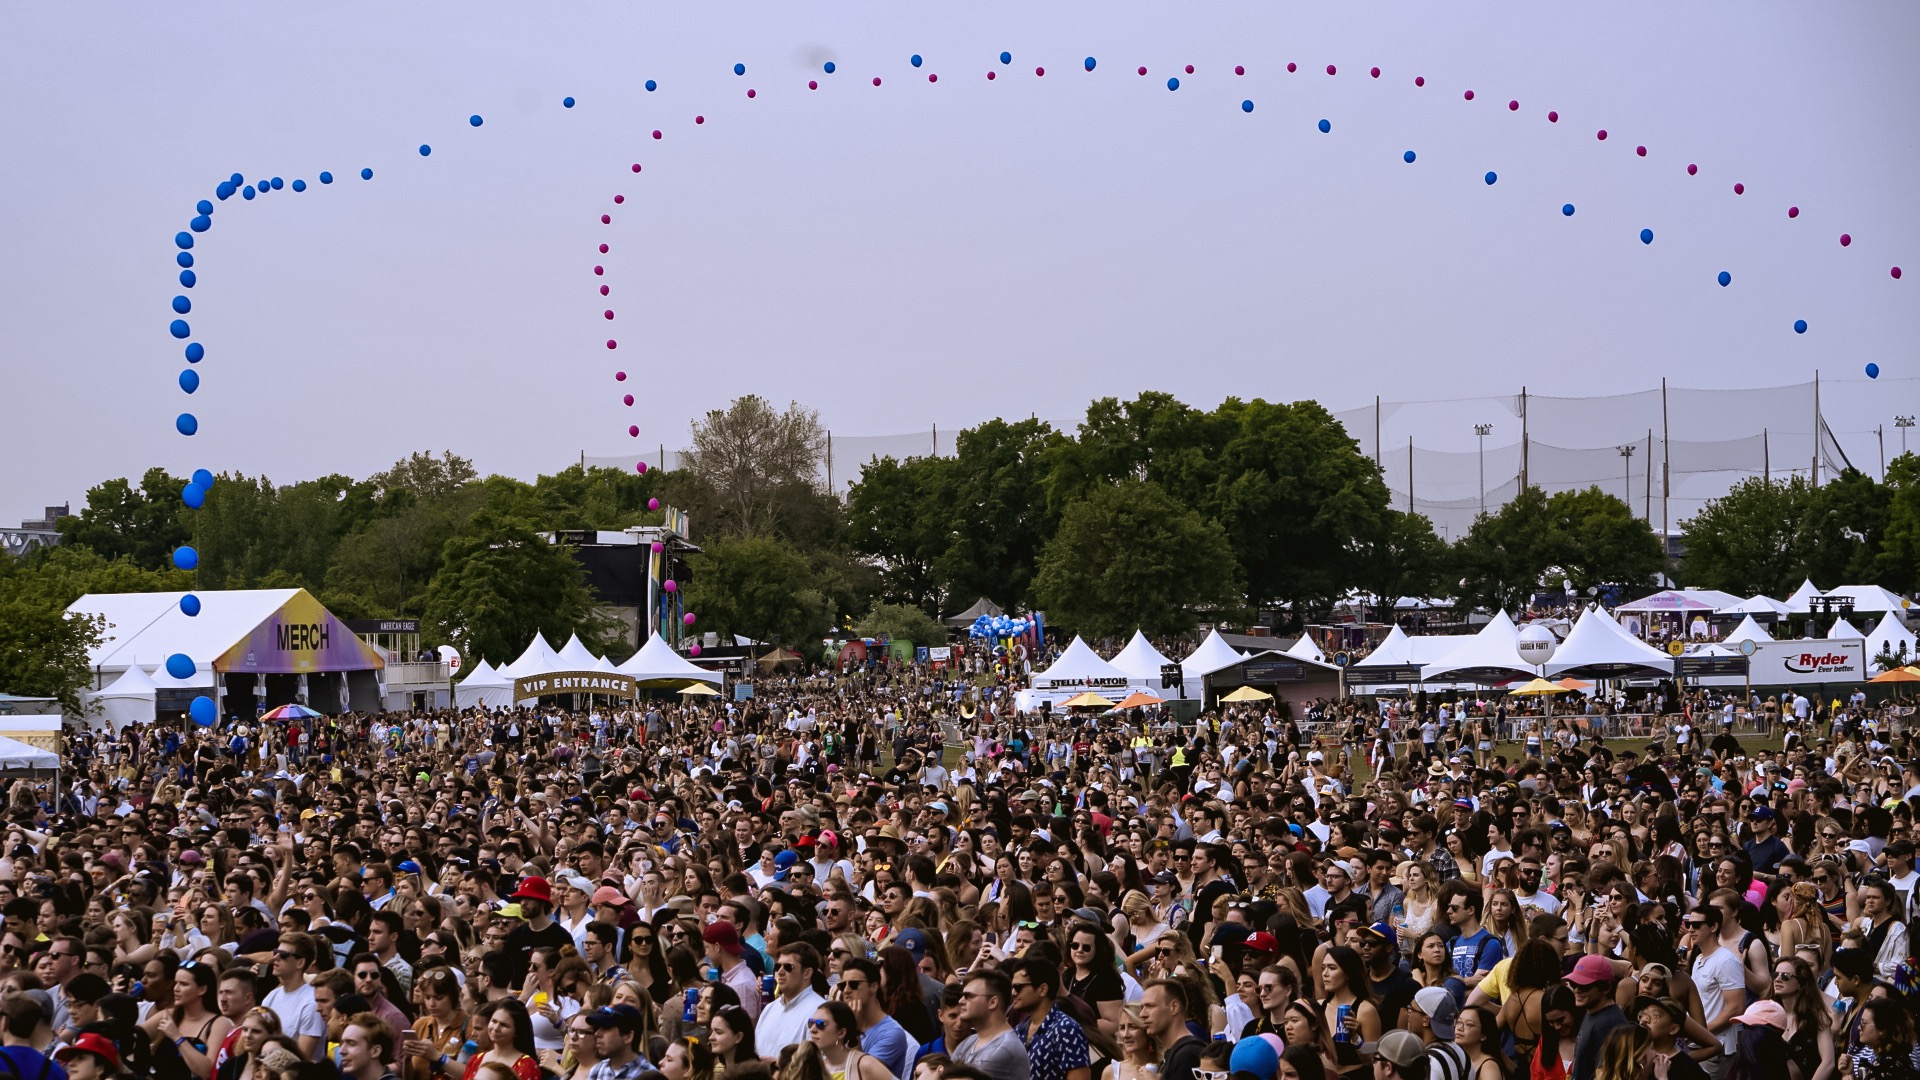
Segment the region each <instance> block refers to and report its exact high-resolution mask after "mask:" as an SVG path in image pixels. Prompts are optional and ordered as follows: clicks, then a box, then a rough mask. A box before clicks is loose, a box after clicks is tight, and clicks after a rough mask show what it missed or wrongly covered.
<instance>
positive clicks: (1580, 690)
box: [1555, 679, 1593, 694]
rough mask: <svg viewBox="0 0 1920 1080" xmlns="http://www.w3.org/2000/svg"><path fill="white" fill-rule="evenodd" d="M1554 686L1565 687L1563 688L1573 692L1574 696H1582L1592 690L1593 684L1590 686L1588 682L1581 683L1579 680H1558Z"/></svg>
mask: <svg viewBox="0 0 1920 1080" xmlns="http://www.w3.org/2000/svg"><path fill="white" fill-rule="evenodd" d="M1555 685H1557V686H1563V687H1565V688H1567V689H1568V690H1571V691H1573V692H1574V693H1576V694H1584V693H1586V692H1587V691H1589V690H1591V689H1593V684H1592V683H1590V682H1581V681H1580V680H1579V679H1561V680H1560V681H1559V682H1558V683H1556V684H1555Z"/></svg>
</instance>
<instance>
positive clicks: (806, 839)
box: [793, 836, 814, 848]
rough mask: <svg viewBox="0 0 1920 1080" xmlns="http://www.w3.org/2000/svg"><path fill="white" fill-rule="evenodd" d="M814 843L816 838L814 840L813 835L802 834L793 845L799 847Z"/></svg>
mask: <svg viewBox="0 0 1920 1080" xmlns="http://www.w3.org/2000/svg"><path fill="white" fill-rule="evenodd" d="M813 844H814V840H813V837H811V836H802V837H801V838H800V839H798V840H795V841H794V842H793V846H794V847H797V848H807V847H812V846H813Z"/></svg>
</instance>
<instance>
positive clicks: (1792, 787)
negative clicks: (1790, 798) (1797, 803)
mask: <svg viewBox="0 0 1920 1080" xmlns="http://www.w3.org/2000/svg"><path fill="white" fill-rule="evenodd" d="M1805 790H1807V782H1806V781H1805V780H1802V779H1800V778H1799V777H1797V776H1796V777H1794V778H1793V779H1791V780H1789V781H1787V794H1789V795H1794V794H1797V793H1799V792H1802V791H1805Z"/></svg>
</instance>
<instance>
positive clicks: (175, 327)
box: [167, 319, 193, 341]
mask: <svg viewBox="0 0 1920 1080" xmlns="http://www.w3.org/2000/svg"><path fill="white" fill-rule="evenodd" d="M167 332H168V333H171V334H172V335H173V336H174V337H177V338H180V339H181V340H183V341H184V340H185V339H186V338H187V336H188V335H190V334H192V333H193V327H191V326H188V325H187V320H185V319H175V320H173V321H172V322H170V323H168V324H167Z"/></svg>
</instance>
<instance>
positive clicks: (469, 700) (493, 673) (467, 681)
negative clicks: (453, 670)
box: [453, 660, 513, 709]
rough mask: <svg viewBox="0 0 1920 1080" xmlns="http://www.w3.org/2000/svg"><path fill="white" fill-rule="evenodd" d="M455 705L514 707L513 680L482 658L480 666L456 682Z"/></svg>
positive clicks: (457, 707)
mask: <svg viewBox="0 0 1920 1080" xmlns="http://www.w3.org/2000/svg"><path fill="white" fill-rule="evenodd" d="M453 706H454V708H456V709H471V708H474V707H475V706H479V707H481V708H487V709H510V708H512V707H513V680H512V679H511V678H508V677H507V676H505V675H502V674H500V670H499V669H498V668H496V667H494V666H492V665H491V664H488V663H487V662H486V661H485V660H482V661H480V664H479V666H478V667H476V668H474V669H473V670H472V671H470V672H468V673H467V677H466V678H464V679H461V680H460V681H459V682H458V683H456V684H454V687H453Z"/></svg>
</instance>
